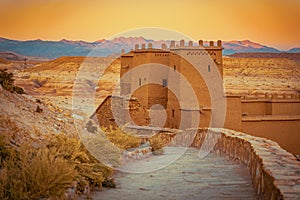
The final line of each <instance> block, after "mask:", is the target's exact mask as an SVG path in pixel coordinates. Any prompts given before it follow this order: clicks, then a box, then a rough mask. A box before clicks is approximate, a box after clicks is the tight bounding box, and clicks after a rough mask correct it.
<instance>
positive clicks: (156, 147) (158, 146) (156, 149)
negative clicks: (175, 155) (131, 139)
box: [149, 134, 165, 154]
mask: <svg viewBox="0 0 300 200" xmlns="http://www.w3.org/2000/svg"><path fill="white" fill-rule="evenodd" d="M149 142H150V146H151V151H152V152H153V153H154V154H162V153H163V147H164V145H165V142H164V140H163V138H162V137H161V136H160V135H159V134H158V135H154V136H153V137H151V138H150V140H149Z"/></svg>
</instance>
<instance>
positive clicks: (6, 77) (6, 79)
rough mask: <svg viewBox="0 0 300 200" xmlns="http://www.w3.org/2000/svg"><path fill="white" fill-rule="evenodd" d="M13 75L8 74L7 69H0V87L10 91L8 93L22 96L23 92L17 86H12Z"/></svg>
mask: <svg viewBox="0 0 300 200" xmlns="http://www.w3.org/2000/svg"><path fill="white" fill-rule="evenodd" d="M13 76H14V75H13V73H8V72H7V69H1V70H0V85H1V86H2V87H3V88H4V89H6V90H8V91H10V92H16V93H18V94H24V93H25V92H24V90H23V89H22V88H20V87H18V86H15V85H14V81H15V80H14V79H13Z"/></svg>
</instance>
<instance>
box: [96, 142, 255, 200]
mask: <svg viewBox="0 0 300 200" xmlns="http://www.w3.org/2000/svg"><path fill="white" fill-rule="evenodd" d="M178 150H179V149H178V148H167V149H165V155H162V156H153V157H151V158H148V159H144V160H138V161H133V162H130V163H128V164H127V165H126V166H127V168H126V169H127V170H130V169H131V170H133V169H137V168H139V166H141V167H140V168H144V169H148V168H149V166H154V165H160V164H162V163H165V162H166V161H167V160H168V158H170V157H172V156H173V155H175V154H176V153H178ZM197 155H198V149H192V148H191V149H188V150H187V152H186V153H185V154H184V155H183V156H181V157H180V158H179V159H178V160H176V161H175V162H173V163H172V164H171V165H169V166H167V167H165V168H163V169H161V170H155V171H152V172H148V173H124V172H119V173H117V174H116V176H115V181H116V183H117V188H116V189H103V191H101V192H96V193H94V194H93V199H107V200H113V199H124V200H125V199H126V200H127V199H128V200H134V199H138V200H140V199H141V200H148V199H155V200H160V199H164V200H166V199H170V200H171V199H172V200H174V199H184V200H190V199H201V200H202V199H203V200H204V199H243V200H244V199H256V196H255V192H254V189H253V187H252V183H251V180H250V175H249V171H248V169H247V167H246V166H244V165H239V164H237V163H235V162H233V161H230V160H229V159H228V158H227V157H221V156H219V155H218V154H215V153H210V154H209V155H208V156H207V157H206V158H204V159H199V157H198V156H197ZM128 166H129V167H128Z"/></svg>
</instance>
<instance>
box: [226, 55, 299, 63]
mask: <svg viewBox="0 0 300 200" xmlns="http://www.w3.org/2000/svg"><path fill="white" fill-rule="evenodd" d="M229 57H232V58H287V59H290V60H294V61H296V62H298V63H300V52H299V53H287V52H283V53H262V52H255V53H235V54H232V55H229Z"/></svg>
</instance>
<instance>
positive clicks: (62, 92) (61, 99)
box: [0, 57, 300, 109]
mask: <svg viewBox="0 0 300 200" xmlns="http://www.w3.org/2000/svg"><path fill="white" fill-rule="evenodd" d="M29 63H30V61H29ZM100 63H102V64H100ZM120 65H121V63H120V60H119V59H115V58H110V57H108V58H93V59H85V58H84V57H60V58H57V59H55V60H51V61H46V62H40V63H35V64H31V65H28V64H27V66H26V68H25V67H24V62H21V61H9V60H5V59H2V60H0V69H1V68H2V69H3V68H7V69H9V70H10V71H13V73H14V74H15V76H16V81H15V83H16V85H18V86H20V87H22V88H24V90H25V91H26V92H27V93H28V94H30V95H32V96H35V97H38V98H41V99H45V100H49V101H50V102H52V103H53V104H55V105H57V106H59V107H62V108H68V109H72V95H73V96H75V97H77V98H76V99H80V98H82V99H81V100H80V101H82V103H84V104H87V102H86V101H89V98H87V97H90V99H95V101H91V102H93V103H94V104H95V107H97V106H98V105H99V104H100V103H101V102H102V101H103V99H104V98H105V97H106V96H107V95H110V94H111V93H112V92H113V91H115V92H118V91H119V86H118V81H119V72H120ZM223 65H224V69H223V70H224V71H223V73H224V89H225V91H226V93H229V94H242V95H248V94H250V95H251V94H254V93H278V94H282V93H289V94H297V93H299V92H300V64H299V63H298V62H296V61H294V60H292V59H287V58H230V57H224V58H223ZM100 71H103V73H102V74H100V73H99V72H100ZM82 74H83V76H84V77H83V78H82V77H81V79H82V81H78V80H79V79H80V78H79V76H82ZM100 77H101V78H100ZM74 83H79V85H77V86H76V87H73V86H74ZM80 84H81V85H80ZM83 90H84V91H85V92H83ZM78 91H79V92H81V93H79V94H78ZM89 91H90V93H92V94H93V95H92V96H91V95H90V94H89ZM76 92H77V93H76Z"/></svg>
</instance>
